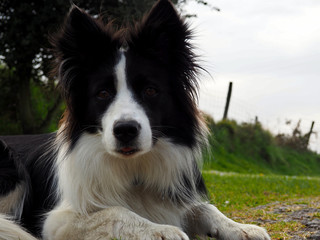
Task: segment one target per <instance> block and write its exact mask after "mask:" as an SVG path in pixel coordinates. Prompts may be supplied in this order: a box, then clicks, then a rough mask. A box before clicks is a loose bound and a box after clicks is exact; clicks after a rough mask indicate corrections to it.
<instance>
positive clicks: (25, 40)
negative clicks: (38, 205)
mask: <svg viewBox="0 0 320 240" xmlns="http://www.w3.org/2000/svg"><path fill="white" fill-rule="evenodd" d="M194 1H197V2H199V3H201V4H205V5H206V4H207V3H206V2H205V1H203V0H194ZM73 2H74V4H76V5H78V6H79V7H81V8H84V9H86V10H88V11H89V13H90V14H94V15H95V14H96V15H98V14H99V15H102V16H104V17H105V18H104V19H105V21H109V19H115V20H114V21H115V23H116V25H118V26H121V25H122V24H123V22H131V21H132V20H135V19H139V18H140V17H141V16H142V14H143V13H144V12H146V11H147V10H148V9H150V7H151V6H152V5H153V4H154V2H155V0H121V1H120V0H100V1H97V0H74V1H73ZM172 2H173V3H174V4H185V3H186V2H187V0H182V1H180V2H178V0H172ZM69 8H70V3H69V1H65V0H55V1H52V0H1V1H0V60H1V57H2V63H1V61H0V64H2V65H3V66H2V67H1V68H0V71H1V72H2V73H1V72H0V76H2V78H0V87H2V88H4V87H6V88H7V91H5V92H2V91H1V92H0V94H2V95H3V94H5V93H7V95H6V96H0V99H1V100H0V101H4V102H2V104H0V106H3V107H4V109H3V111H4V112H5V111H6V110H8V109H6V106H8V107H9V105H10V104H9V103H12V102H14V103H15V104H13V105H12V104H11V105H10V107H9V110H10V111H11V112H15V114H9V115H8V116H11V117H8V118H7V120H8V121H16V122H17V124H18V125H20V127H18V128H16V129H17V130H16V131H15V132H14V133H19V132H21V133H25V134H26V133H36V132H44V131H47V129H48V126H49V125H50V123H51V122H52V119H53V118H54V117H56V116H57V114H59V113H60V112H61V110H60V109H61V104H62V99H61V97H60V95H59V94H57V93H56V92H55V88H56V79H55V78H53V77H49V76H50V74H49V66H50V64H49V62H50V61H51V59H52V54H51V53H50V45H49V43H48V42H49V41H48V38H49V35H50V33H53V32H55V31H56V30H57V28H58V26H59V25H60V24H61V23H62V21H63V19H64V16H65V15H66V13H67V12H68V9H69ZM4 65H5V67H4ZM8 73H10V74H8ZM7 75H8V76H10V78H9V77H7V78H5V77H4V76H7ZM34 89H37V91H38V92H40V93H42V94H43V96H42V99H41V101H44V102H47V103H48V104H44V105H45V106H46V108H47V109H46V111H43V112H42V113H41V114H42V116H39V112H37V109H35V108H34V107H33V106H34V105H35V102H36V103H37V101H40V100H39V99H38V97H37V96H35V94H34V93H33V90H34ZM37 91H36V92H37ZM12 92H14V93H15V96H16V97H13V96H12V95H13V94H12ZM9 93H10V94H9ZM5 97H7V98H5ZM8 98H9V99H8ZM7 103H8V104H7ZM12 116H14V117H12ZM0 118H1V116H0ZM0 120H1V119H0ZM0 123H1V121H0ZM19 129H20V130H19ZM0 131H1V128H0ZM0 133H1V132H0ZM2 134H3V133H2Z"/></svg>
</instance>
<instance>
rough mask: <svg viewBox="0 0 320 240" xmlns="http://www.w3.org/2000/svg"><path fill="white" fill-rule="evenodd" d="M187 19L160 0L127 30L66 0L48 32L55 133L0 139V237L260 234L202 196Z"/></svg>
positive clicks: (92, 239)
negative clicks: (59, 107)
mask: <svg viewBox="0 0 320 240" xmlns="http://www.w3.org/2000/svg"><path fill="white" fill-rule="evenodd" d="M190 39H191V31H190V30H189V29H188V26H187V24H186V23H185V22H184V21H183V20H182V19H181V17H180V16H179V15H178V13H177V12H176V10H175V9H174V7H173V5H172V4H171V3H170V1H169V0H160V1H158V2H157V3H156V4H155V6H154V7H153V8H152V10H151V11H150V12H149V14H147V15H146V16H145V17H144V18H143V20H142V21H141V22H140V23H138V24H137V25H135V26H134V27H129V28H128V29H126V31H124V30H121V31H118V30H114V28H113V27H112V25H111V24H110V23H109V24H107V25H104V24H103V23H102V21H101V20H100V19H97V18H94V17H91V16H90V15H88V14H87V13H86V12H85V11H83V10H81V9H79V8H77V7H76V6H73V7H72V9H71V10H70V12H69V14H68V16H67V18H66V21H65V23H64V25H63V27H62V29H61V31H60V32H59V33H58V34H56V35H55V36H54V37H53V38H52V43H53V48H54V51H55V64H56V67H55V74H56V75H57V76H58V77H59V86H60V88H61V90H62V94H63V95H64V97H65V100H66V105H67V108H66V109H67V110H66V111H65V114H64V117H63V119H62V122H61V124H60V128H59V130H58V132H57V133H54V134H45V135H33V136H15V137H14V136H11V137H10V136H7V137H1V139H2V140H1V141H0V154H1V155H0V212H1V213H2V214H3V215H2V217H1V218H0V239H6V240H14V239H23V240H31V239H36V238H42V239H46V240H60V239H61V240H67V239H68V240H79V239H83V240H96V239H114V238H118V239H145V240H147V239H166V240H178V239H180V240H182V239H183V240H187V239H193V238H195V237H201V238H206V237H215V238H218V239H257V240H258V239H259V240H267V239H270V237H269V236H268V234H267V232H266V231H265V230H264V229H263V228H260V227H258V226H254V225H246V224H240V223H236V222H234V221H232V220H230V219H228V218H227V217H225V216H224V215H223V214H222V213H220V212H219V211H218V210H217V208H215V207H214V206H213V205H210V204H209V203H207V202H206V200H207V192H206V188H205V185H204V182H203V179H202V176H201V172H200V170H199V167H198V166H199V164H200V159H201V149H202V148H203V146H205V145H206V135H207V130H206V127H205V124H204V122H203V120H202V117H201V114H200V112H199V110H198V109H197V106H196V103H195V102H196V98H197V88H198V82H197V78H196V74H197V71H198V70H199V69H200V67H199V66H198V64H197V63H196V56H195V54H194V53H193V52H192V45H191V43H190Z"/></svg>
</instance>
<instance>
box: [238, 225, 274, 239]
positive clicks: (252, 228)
mask: <svg viewBox="0 0 320 240" xmlns="http://www.w3.org/2000/svg"><path fill="white" fill-rule="evenodd" d="M240 229H241V238H239V239H245V240H247V239H248V240H249V239H250V240H270V239H271V238H270V236H269V234H268V233H267V231H266V230H265V229H264V228H262V227H258V226H256V225H251V224H240Z"/></svg>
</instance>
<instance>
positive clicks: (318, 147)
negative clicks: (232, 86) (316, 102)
mask: <svg viewBox="0 0 320 240" xmlns="http://www.w3.org/2000/svg"><path fill="white" fill-rule="evenodd" d="M227 90H228V89H226V91H224V92H222V91H214V92H210V91H209V90H208V91H207V90H206V89H203V90H202V91H201V99H200V102H199V105H200V109H201V110H202V111H203V112H205V113H207V114H209V115H211V116H212V117H213V119H214V120H215V121H220V120H222V119H223V116H224V111H225V107H226V101H227ZM227 119H230V120H235V121H237V122H239V123H243V122H247V123H255V122H256V121H257V120H258V121H259V122H260V123H261V124H262V126H263V128H264V129H266V130H269V131H270V132H271V133H272V134H273V135H278V134H287V135H290V134H292V133H293V131H294V129H295V128H296V127H297V125H298V124H300V129H301V131H302V133H303V134H307V133H309V132H310V129H311V126H312V122H314V124H313V129H312V134H310V138H309V142H308V148H309V149H311V150H312V151H315V152H317V153H320V119H319V120H318V121H317V119H311V118H306V117H304V116H301V117H299V118H290V117H288V118H286V117H283V116H269V117H265V116H259V111H258V107H257V106H255V105H254V104H252V103H250V102H249V101H246V100H243V99H238V98H236V97H234V96H231V100H230V104H229V109H228V113H227ZM299 122H300V123H299Z"/></svg>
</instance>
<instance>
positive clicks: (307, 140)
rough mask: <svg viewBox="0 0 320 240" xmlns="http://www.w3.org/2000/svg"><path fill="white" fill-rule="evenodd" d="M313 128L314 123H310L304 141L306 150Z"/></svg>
mask: <svg viewBox="0 0 320 240" xmlns="http://www.w3.org/2000/svg"><path fill="white" fill-rule="evenodd" d="M313 126H314V121H312V123H311V128H310V131H309V133H308V134H307V139H306V148H307V147H308V145H309V140H310V136H311V134H312V133H313V132H312V130H313Z"/></svg>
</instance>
